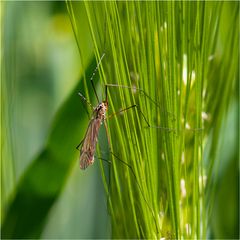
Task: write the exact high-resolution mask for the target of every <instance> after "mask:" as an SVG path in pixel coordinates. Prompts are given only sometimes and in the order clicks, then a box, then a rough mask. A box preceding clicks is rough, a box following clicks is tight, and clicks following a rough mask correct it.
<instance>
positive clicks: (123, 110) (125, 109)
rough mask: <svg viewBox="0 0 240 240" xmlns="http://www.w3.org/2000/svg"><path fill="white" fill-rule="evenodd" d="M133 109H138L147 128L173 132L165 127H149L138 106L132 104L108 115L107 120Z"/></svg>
mask: <svg viewBox="0 0 240 240" xmlns="http://www.w3.org/2000/svg"><path fill="white" fill-rule="evenodd" d="M134 107H136V108H137V109H138V111H139V113H140V114H141V116H142V118H143V119H144V121H145V122H146V124H147V127H148V128H158V129H164V130H168V131H173V130H174V129H171V128H167V127H160V126H152V125H150V124H149V122H148V120H147V118H146V116H145V115H144V114H143V112H142V111H141V109H140V108H139V106H138V105H137V104H134V105H132V106H130V107H127V108H124V109H122V110H120V111H118V112H115V113H112V114H110V115H109V116H108V117H107V119H111V118H112V117H114V116H116V115H118V114H120V113H122V112H125V111H127V110H129V109H131V108H134Z"/></svg>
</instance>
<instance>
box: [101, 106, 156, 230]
mask: <svg viewBox="0 0 240 240" xmlns="http://www.w3.org/2000/svg"><path fill="white" fill-rule="evenodd" d="M132 107H134V106H132ZM130 108H131V107H130ZM104 127H105V130H106V134H107V139H108V144H109V151H110V153H111V154H112V155H113V156H114V157H115V158H116V159H117V160H118V161H120V162H121V163H123V164H124V165H125V166H127V167H128V168H129V169H130V171H131V172H132V175H133V176H134V178H135V181H136V183H137V186H138V188H139V190H140V192H141V195H142V197H143V199H144V201H145V202H146V204H147V206H148V208H149V209H150V211H151V213H152V216H153V218H154V222H155V226H156V230H157V232H158V227H157V221H156V218H155V215H154V212H153V209H152V208H151V206H150V204H149V203H148V201H147V199H146V198H145V197H144V194H143V190H142V188H141V186H140V184H139V182H138V180H137V176H136V174H135V172H134V171H133V168H132V166H131V165H130V164H128V163H126V162H124V161H123V160H121V159H120V158H119V157H118V156H117V155H116V154H114V153H113V152H112V151H111V145H110V136H109V132H108V129H107V125H106V122H105V121H104ZM110 183H111V181H110Z"/></svg>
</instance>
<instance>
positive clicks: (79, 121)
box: [1, 58, 96, 239]
mask: <svg viewBox="0 0 240 240" xmlns="http://www.w3.org/2000/svg"><path fill="white" fill-rule="evenodd" d="M95 67H96V61H95V58H93V59H92V60H91V63H90V65H89V66H88V68H87V71H86V78H87V79H89V76H91V74H92V72H93V70H94V68H95ZM85 84H86V85H85ZM84 86H86V88H85V89H91V84H90V81H86V83H85V81H84V78H83V77H82V78H81V79H80V81H79V84H78V85H77V86H76V88H75V89H74V90H73V92H72V93H71V95H70V96H69V98H68V99H67V100H66V101H65V103H64V104H63V105H62V107H61V108H60V110H59V111H58V113H57V114H56V117H55V120H54V123H53V125H52V129H51V130H50V135H49V138H48V141H47V143H46V147H45V148H44V149H43V150H42V152H41V153H40V154H39V156H38V157H37V158H36V159H35V160H34V161H33V162H32V164H31V165H30V166H29V168H28V169H27V170H26V172H25V173H24V175H23V176H22V178H21V181H20V182H19V184H18V186H17V188H16V193H15V197H14V198H13V201H12V202H11V204H10V205H9V208H8V210H7V213H6V215H5V218H4V219H3V222H2V227H1V238H10V239H16V238H39V237H40V236H41V233H42V230H43V227H44V223H45V220H46V218H47V215H48V213H49V210H50V209H51V207H52V206H53V204H54V203H55V201H56V200H57V198H58V197H59V195H60V193H61V190H62V189H63V186H64V184H65V182H66V180H67V177H68V175H69V171H70V170H71V168H72V166H73V164H74V161H76V154H77V153H76V151H77V150H76V149H75V147H76V146H77V144H78V143H79V142H80V141H81V139H82V138H83V136H84V133H85V130H86V129H85V128H86V124H87V120H88V119H87V114H86V112H85V110H84V106H83V104H82V103H81V99H80V97H79V96H78V94H77V93H78V92H79V91H81V92H82V94H84V95H86V92H85V91H84V90H83V89H84ZM90 94H91V95H90V97H92V96H93V91H90Z"/></svg>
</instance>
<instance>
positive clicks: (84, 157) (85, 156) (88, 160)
mask: <svg viewBox="0 0 240 240" xmlns="http://www.w3.org/2000/svg"><path fill="white" fill-rule="evenodd" d="M100 125H101V120H100V119H92V120H91V122H90V123H89V126H88V129H87V132H86V135H85V138H84V141H83V144H82V148H81V152H80V168H81V169H86V168H87V167H88V166H89V165H91V164H93V163H94V153H95V150H96V143H97V137H98V132H99V128H100Z"/></svg>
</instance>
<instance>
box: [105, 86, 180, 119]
mask: <svg viewBox="0 0 240 240" xmlns="http://www.w3.org/2000/svg"><path fill="white" fill-rule="evenodd" d="M105 86H107V87H114V88H125V89H129V90H134V91H139V93H140V94H143V95H144V96H145V97H146V98H148V100H150V101H151V102H152V103H154V104H155V105H156V106H157V107H158V108H159V109H160V111H161V112H163V113H167V114H168V115H170V116H172V119H173V120H175V119H176V117H175V115H174V114H173V113H171V112H168V111H164V110H162V109H161V105H160V104H159V103H158V102H157V101H155V100H153V99H152V98H151V97H150V96H149V95H148V94H147V93H146V92H145V91H144V90H143V89H141V88H137V87H130V86H125V85H118V84H110V83H108V84H105Z"/></svg>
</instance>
